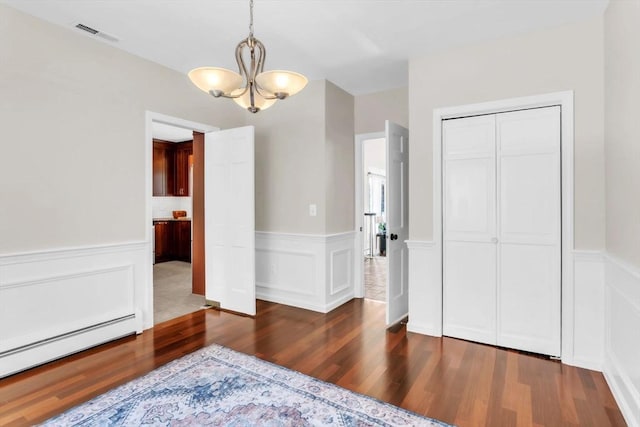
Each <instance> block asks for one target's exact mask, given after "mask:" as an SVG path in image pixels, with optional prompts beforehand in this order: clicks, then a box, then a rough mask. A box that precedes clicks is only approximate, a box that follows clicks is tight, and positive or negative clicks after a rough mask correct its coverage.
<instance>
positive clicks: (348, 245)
mask: <svg viewBox="0 0 640 427" xmlns="http://www.w3.org/2000/svg"><path fill="white" fill-rule="evenodd" d="M355 237H356V233H355V232H347V233H340V234H332V235H326V236H325V235H308V234H285V233H271V232H256V297H257V298H258V299H262V300H265V301H271V302H277V303H280V304H286V305H291V306H294V307H300V308H305V309H308V310H313V311H318V312H321V313H327V312H329V311H331V310H333V309H334V308H336V307H338V306H340V305H342V304H344V303H345V302H347V301H349V300H350V299H352V298H353V297H354V272H353V262H354V261H353V259H354V253H355V252H354V251H355Z"/></svg>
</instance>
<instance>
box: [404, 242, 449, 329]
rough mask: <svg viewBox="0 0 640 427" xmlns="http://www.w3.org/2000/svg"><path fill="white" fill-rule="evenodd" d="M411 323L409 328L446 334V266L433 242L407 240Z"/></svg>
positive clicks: (408, 325) (408, 324)
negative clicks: (444, 282)
mask: <svg viewBox="0 0 640 427" xmlns="http://www.w3.org/2000/svg"><path fill="white" fill-rule="evenodd" d="M406 243H407V248H408V249H409V322H408V323H407V331H409V332H416V333H419V334H424V335H430V336H434V337H440V336H442V268H441V266H440V256H439V254H438V252H437V247H436V244H435V242H433V241H418V240H407V241H406Z"/></svg>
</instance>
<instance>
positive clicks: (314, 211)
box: [309, 205, 318, 216]
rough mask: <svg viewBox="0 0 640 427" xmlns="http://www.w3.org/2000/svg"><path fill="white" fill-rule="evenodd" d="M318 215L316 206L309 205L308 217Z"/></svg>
mask: <svg viewBox="0 0 640 427" xmlns="http://www.w3.org/2000/svg"><path fill="white" fill-rule="evenodd" d="M316 215H318V208H317V206H316V205H309V216H316Z"/></svg>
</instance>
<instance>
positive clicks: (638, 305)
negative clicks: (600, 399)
mask: <svg viewBox="0 0 640 427" xmlns="http://www.w3.org/2000/svg"><path fill="white" fill-rule="evenodd" d="M605 293H606V297H605V355H604V356H605V357H604V376H605V378H606V379H607V383H609V387H611V391H612V392H613V395H614V397H615V399H616V402H617V403H618V406H620V410H621V411H622V414H623V415H624V417H625V420H626V422H627V424H629V425H630V426H636V427H638V426H640V327H639V325H640V271H639V270H638V269H637V268H636V267H634V266H631V265H629V264H627V263H625V262H623V261H620V260H618V259H617V258H615V257H614V256H611V255H610V254H607V255H606V256H605Z"/></svg>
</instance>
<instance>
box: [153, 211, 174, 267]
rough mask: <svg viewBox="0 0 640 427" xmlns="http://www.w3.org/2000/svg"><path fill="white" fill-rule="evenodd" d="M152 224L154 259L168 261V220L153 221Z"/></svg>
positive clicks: (169, 240) (169, 243)
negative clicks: (153, 228)
mask: <svg viewBox="0 0 640 427" xmlns="http://www.w3.org/2000/svg"><path fill="white" fill-rule="evenodd" d="M153 225H154V226H155V246H154V253H155V257H156V258H155V261H156V262H164V261H169V260H170V259H171V257H170V256H169V252H170V248H171V246H172V244H171V240H172V239H171V232H170V229H171V227H170V225H171V223H170V222H169V221H154V222H153Z"/></svg>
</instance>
